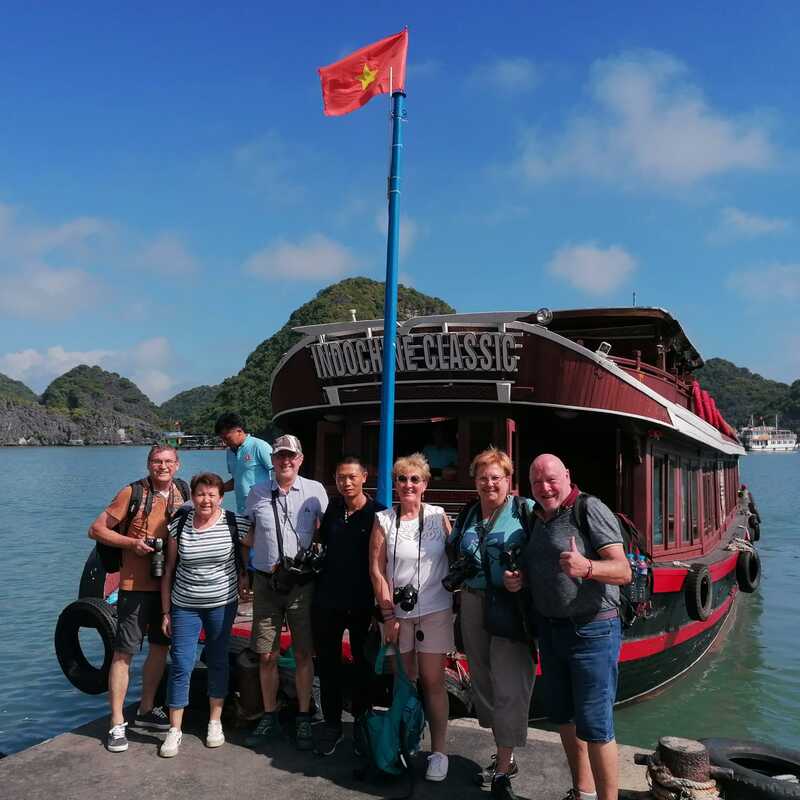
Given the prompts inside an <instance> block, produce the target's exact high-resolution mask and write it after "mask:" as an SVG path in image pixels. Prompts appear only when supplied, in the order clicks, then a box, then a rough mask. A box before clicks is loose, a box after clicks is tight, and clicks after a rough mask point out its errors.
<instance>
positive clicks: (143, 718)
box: [133, 706, 169, 731]
mask: <svg viewBox="0 0 800 800" xmlns="http://www.w3.org/2000/svg"><path fill="white" fill-rule="evenodd" d="M133 727H134V728H141V729H142V730H145V731H168V730H169V716H168V715H167V712H166V711H164V709H163V708H162V707H161V706H153V708H151V709H150V711H148V712H147V713H146V714H142V713H141V711H137V712H136V719H135V720H134V721H133Z"/></svg>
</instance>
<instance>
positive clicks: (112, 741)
mask: <svg viewBox="0 0 800 800" xmlns="http://www.w3.org/2000/svg"><path fill="white" fill-rule="evenodd" d="M127 726H128V723H127V722H121V723H120V724H119V725H112V726H111V730H110V731H109V732H108V738H107V739H106V750H108V752H109V753H124V752H125V751H126V750H127V749H128V739H127V737H126V736H125V728H126V727H127Z"/></svg>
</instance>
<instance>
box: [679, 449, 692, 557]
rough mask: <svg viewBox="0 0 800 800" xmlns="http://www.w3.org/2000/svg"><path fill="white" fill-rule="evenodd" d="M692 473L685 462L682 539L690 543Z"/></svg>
mask: <svg viewBox="0 0 800 800" xmlns="http://www.w3.org/2000/svg"><path fill="white" fill-rule="evenodd" d="M691 475H692V473H691V472H690V470H689V469H688V467H687V465H686V464H684V465H683V466H682V467H681V540H682V541H683V542H684V543H685V544H688V543H689V542H691V541H692V523H691V519H690V512H689V508H690V506H691V494H690V491H689V481H690V479H691Z"/></svg>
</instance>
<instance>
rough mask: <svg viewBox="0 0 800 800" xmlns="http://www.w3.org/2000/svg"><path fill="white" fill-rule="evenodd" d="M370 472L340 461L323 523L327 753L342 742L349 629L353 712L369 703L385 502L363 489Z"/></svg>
mask: <svg viewBox="0 0 800 800" xmlns="http://www.w3.org/2000/svg"><path fill="white" fill-rule="evenodd" d="M366 479H367V471H366V469H364V465H363V464H362V463H361V461H360V459H358V458H357V457H355V456H349V457H346V458H343V459H342V460H341V461H340V462H339V463H338V464H337V465H336V488H337V490H338V491H339V496H338V497H335V498H333V499H332V500H331V502H330V504H329V505H328V508H327V510H326V511H325V515H324V516H323V518H322V522H321V523H320V528H319V538H320V541H321V542H322V543H323V544H324V545H325V547H326V548H327V553H326V556H325V568H324V570H323V572H322V574H320V575H319V577H318V578H317V582H316V585H315V587H314V601H313V606H312V610H311V622H312V628H313V632H314V647H315V649H316V652H317V670H318V672H319V681H320V694H321V695H322V713H323V716H324V717H325V725H324V726H321V727H322V730H320V731H319V734H318V736H317V744H316V751H317V753H319V754H320V755H323V756H329V755H331V754H332V753H333V752H334V750H335V749H336V745H337V744H339V742H341V741H342V683H343V675H342V636H343V634H344V631H345V630H347V631H348V632H349V634H350V652H351V654H352V658H353V672H354V674H353V681H352V711H353V716H354V717H357V716H358V715H359V714H361V713H363V712H364V711H366V710H367V709H368V708H369V702H370V701H369V695H370V682H371V676H372V665H371V664H368V663H367V662H366V659H365V657H364V644H365V641H366V637H367V632H368V630H369V627H370V623H371V620H372V610H373V608H374V607H375V597H374V595H373V592H372V583H371V581H370V576H369V537H370V532H371V531H372V525H373V523H374V521H375V512H376V511H379V510H381V509H383V506H382V505H379V504H377V503H375V501H374V500H372V499H371V498H369V497H367V495H366V494H364V482H365V481H366Z"/></svg>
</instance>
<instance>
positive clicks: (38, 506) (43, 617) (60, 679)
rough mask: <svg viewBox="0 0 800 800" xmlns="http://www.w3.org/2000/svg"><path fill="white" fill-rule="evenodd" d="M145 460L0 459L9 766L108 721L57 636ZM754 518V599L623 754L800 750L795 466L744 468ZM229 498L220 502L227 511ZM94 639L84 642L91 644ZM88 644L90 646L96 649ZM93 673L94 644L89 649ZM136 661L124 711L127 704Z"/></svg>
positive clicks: (665, 693) (0, 735) (2, 729)
mask: <svg viewBox="0 0 800 800" xmlns="http://www.w3.org/2000/svg"><path fill="white" fill-rule="evenodd" d="M146 454H147V449H146V448H141V447H97V448H91V447H87V448H81V447H75V448H58V447H53V448H0V498H2V501H1V502H0V587H2V590H1V591H2V607H1V608H0V751H2V752H6V753H11V752H15V751H17V750H21V749H23V748H25V747H28V746H30V745H32V744H34V743H36V742H40V741H42V740H43V739H47V738H49V737H51V736H55V735H57V734H59V733H63V732H64V731H67V730H70V729H72V728H74V727H76V726H78V725H80V724H82V723H84V722H88V721H89V720H91V719H94V718H95V717H98V716H100V715H101V714H105V713H107V700H106V695H98V696H90V695H85V694H82V693H81V692H79V691H78V690H77V689H75V688H74V687H73V686H72V685H71V684H70V683H69V682H68V681H67V679H66V678H65V677H64V675H63V674H62V672H61V669H60V667H59V665H58V661H57V660H56V656H55V650H54V647H53V631H54V629H55V624H56V620H57V618H58V615H59V613H60V612H61V610H62V609H63V608H64V606H66V605H67V604H68V603H70V602H71V601H72V600H74V599H76V598H77V592H78V581H79V579H80V575H81V570H82V569H83V564H84V562H85V561H86V558H87V556H88V555H89V552H90V551H91V548H92V543H91V542H90V541H89V539H88V538H87V536H86V531H87V528H88V526H89V524H90V523H91V522H92V520H93V519H94V518H95V517H96V516H97V514H98V513H99V512H100V511H101V510H102V509H103V508H104V507H105V506H106V505H107V504H108V503H109V501H110V500H111V498H112V497H113V496H114V493H115V492H116V491H117V490H118V489H120V488H121V487H122V486H123V485H125V484H126V483H128V482H130V481H132V480H134V479H136V478H137V477H140V476H141V475H143V474H144V471H145V458H146ZM180 455H181V461H182V465H181V470H180V472H179V473H178V474H179V476H182V477H183V478H185V479H187V480H188V478H189V477H190V476H191V475H193V474H195V473H197V472H200V471H204V470H210V471H213V472H217V473H219V474H220V475H222V476H223V477H224V478H227V477H228V476H227V474H226V473H225V453H224V452H223V451H213V450H199V451H182V452H181V454H180ZM742 480H743V481H744V482H745V483H747V484H748V486H750V488H751V489H752V491H753V494H754V496H755V498H756V500H757V502H758V506H759V510H760V512H761V517H762V520H763V521H762V528H761V530H762V539H761V542H760V544H759V552H760V553H761V559H762V566H763V571H764V577H763V582H762V584H761V588H760V589H759V590H758V592H756V593H755V594H753V595H740V597H739V602H737V604H736V605H737V610H736V616H735V619H734V620H733V623H732V625H731V626H730V630H729V631H728V633H727V635H726V637H725V639H724V641H723V642H721V643H720V644H718V645H717V646H716V647H715V648H714V652H712V653H710V654H709V655H708V656H706V658H704V659H703V660H702V661H701V662H700V663H699V664H698V665H697V666H695V667H694V668H693V669H691V670H690V671H689V672H687V673H686V674H685V675H684V676H682V677H681V678H679V679H677V680H676V681H674V682H673V683H672V684H670V685H669V686H668V687H667V688H665V689H664V690H662V691H661V692H660V693H659V694H658V695H656V696H655V697H652V698H650V699H646V700H643V701H640V702H637V703H634V704H631V705H629V706H626V707H623V708H621V709H619V710H618V711H617V714H616V719H617V734H618V738H619V740H620V741H621V742H624V743H626V744H635V745H640V746H648V745H653V744H654V743H655V742H656V741H657V739H658V737H659V736H665V735H673V736H690V737H692V738H697V737H703V736H714V735H716V736H732V737H741V738H752V739H759V740H762V741H767V742H773V743H775V744H781V745H784V746H788V747H795V748H800V644H798V639H799V638H800V637H799V636H798V632H800V625H798V621H797V620H798V610H800V602H799V601H798V597H800V591H798V590H799V589H800V522H798V519H800V514H798V500H797V497H798V488H800V454H758V455H751V456H747V457H745V458H744V459H742ZM232 499H233V498H232V496H228V497H226V500H227V501H228V502H226V505H227V506H229V507H230V503H231V501H232ZM88 634H89V636H94V634H93V632H91V631H90V632H88ZM95 639H96V637H95ZM86 649H87V651H88V652H89V654H90V656H91V657H92V659H93V660H94V661H97V660H101V658H100V648H99V641H97V640H95V641H91V639H88V640H87V641H86ZM140 666H141V657H139V658H138V659H137V660H136V661H135V662H134V669H133V674H132V680H131V686H130V692H129V701H130V700H132V699H133V698H135V697H136V696H137V693H138V689H139V674H140Z"/></svg>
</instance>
